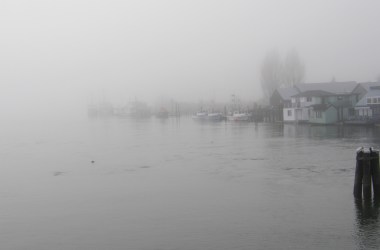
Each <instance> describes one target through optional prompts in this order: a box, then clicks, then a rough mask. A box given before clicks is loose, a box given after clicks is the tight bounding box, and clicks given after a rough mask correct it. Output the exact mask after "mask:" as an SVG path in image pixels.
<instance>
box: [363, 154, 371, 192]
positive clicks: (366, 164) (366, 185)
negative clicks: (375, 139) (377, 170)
mask: <svg viewBox="0 0 380 250" xmlns="http://www.w3.org/2000/svg"><path fill="white" fill-rule="evenodd" d="M370 154H371V153H370V152H367V151H364V154H363V158H364V159H363V196H364V198H365V199H369V198H371V193H372V190H371V189H372V185H371V184H372V178H371V177H372V176H371V158H370V157H371V156H370Z"/></svg>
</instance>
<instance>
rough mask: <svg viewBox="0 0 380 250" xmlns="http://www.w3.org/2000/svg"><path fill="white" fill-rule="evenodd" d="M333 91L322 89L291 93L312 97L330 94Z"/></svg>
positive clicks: (297, 95)
mask: <svg viewBox="0 0 380 250" xmlns="http://www.w3.org/2000/svg"><path fill="white" fill-rule="evenodd" d="M330 95H334V93H330V92H326V91H323V90H307V91H304V92H301V93H299V94H296V95H293V96H292V97H313V96H330Z"/></svg>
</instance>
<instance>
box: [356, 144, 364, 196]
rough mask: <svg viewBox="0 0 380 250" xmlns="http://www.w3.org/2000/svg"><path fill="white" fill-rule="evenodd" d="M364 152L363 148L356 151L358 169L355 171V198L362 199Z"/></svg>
mask: <svg viewBox="0 0 380 250" xmlns="http://www.w3.org/2000/svg"><path fill="white" fill-rule="evenodd" d="M362 158H363V151H362V148H361V149H358V150H357V151H356V169H355V183H354V196H355V197H356V198H362V180H363V167H362V165H363V163H362V162H363V159H362Z"/></svg>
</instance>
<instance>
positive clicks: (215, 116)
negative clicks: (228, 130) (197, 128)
mask: <svg viewBox="0 0 380 250" xmlns="http://www.w3.org/2000/svg"><path fill="white" fill-rule="evenodd" d="M206 119H207V121H215V122H217V121H221V120H224V116H223V114H222V113H208V114H207V118H206Z"/></svg>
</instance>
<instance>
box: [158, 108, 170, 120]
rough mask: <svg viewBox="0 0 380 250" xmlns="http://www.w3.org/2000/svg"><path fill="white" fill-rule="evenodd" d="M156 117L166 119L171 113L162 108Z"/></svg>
mask: <svg viewBox="0 0 380 250" xmlns="http://www.w3.org/2000/svg"><path fill="white" fill-rule="evenodd" d="M156 117H157V118H160V119H166V118H168V117H169V112H168V111H167V110H166V109H165V108H160V110H159V111H158V112H157V113H156Z"/></svg>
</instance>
